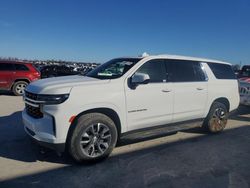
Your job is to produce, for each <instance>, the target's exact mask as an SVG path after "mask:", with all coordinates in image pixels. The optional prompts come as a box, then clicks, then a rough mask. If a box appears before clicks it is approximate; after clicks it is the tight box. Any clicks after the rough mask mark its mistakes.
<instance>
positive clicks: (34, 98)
mask: <svg viewBox="0 0 250 188" xmlns="http://www.w3.org/2000/svg"><path fill="white" fill-rule="evenodd" d="M25 97H27V98H29V99H32V100H37V94H34V93H30V92H28V91H25Z"/></svg>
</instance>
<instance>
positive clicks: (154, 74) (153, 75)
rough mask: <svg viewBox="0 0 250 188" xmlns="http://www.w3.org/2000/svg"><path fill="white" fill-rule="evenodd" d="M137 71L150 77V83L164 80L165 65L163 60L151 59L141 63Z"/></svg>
mask: <svg viewBox="0 0 250 188" xmlns="http://www.w3.org/2000/svg"><path fill="white" fill-rule="evenodd" d="M136 72H137V73H145V74H148V75H149V77H150V81H149V82H150V83H157V82H158V83H159V82H166V67H165V63H164V60H157V59H156V60H151V61H148V62H146V63H145V64H144V65H142V66H141V67H140V68H139V69H138V70H137V71H136Z"/></svg>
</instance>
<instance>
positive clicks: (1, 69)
mask: <svg viewBox="0 0 250 188" xmlns="http://www.w3.org/2000/svg"><path fill="white" fill-rule="evenodd" d="M14 72H15V68H14V66H13V64H12V63H0V88H1V89H10V87H11V85H12V83H13V76H14Z"/></svg>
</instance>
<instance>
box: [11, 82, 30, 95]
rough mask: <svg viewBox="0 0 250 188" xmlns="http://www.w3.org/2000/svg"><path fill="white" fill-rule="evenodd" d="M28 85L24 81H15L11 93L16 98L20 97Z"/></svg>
mask: <svg viewBox="0 0 250 188" xmlns="http://www.w3.org/2000/svg"><path fill="white" fill-rule="evenodd" d="M27 85H28V83H27V82H25V81H17V82H15V83H14V85H13V87H12V92H13V93H14V94H15V95H16V96H21V95H23V94H24V90H25V88H26V87H27Z"/></svg>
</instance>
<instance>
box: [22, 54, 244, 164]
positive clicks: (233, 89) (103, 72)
mask: <svg viewBox="0 0 250 188" xmlns="http://www.w3.org/2000/svg"><path fill="white" fill-rule="evenodd" d="M238 89H239V86H238V81H237V79H236V77H235V75H234V72H233V70H232V67H231V65H230V64H229V63H226V62H221V61H215V60H209V59H202V58H194V57H183V56H171V55H159V56H147V57H137V58H118V59H113V60H111V61H109V62H107V63H104V64H102V65H100V66H99V67H97V68H96V69H94V70H93V71H91V72H89V73H88V74H87V75H86V76H81V75H77V76H67V77H60V78H49V79H44V80H39V81H37V82H34V83H32V84H30V85H29V86H28V87H27V88H26V90H25V96H24V101H25V105H26V108H25V110H24V111H23V113H22V117H23V122H24V128H25V131H26V132H27V134H28V135H30V136H31V137H32V138H33V139H35V140H36V141H37V142H38V143H39V144H41V145H43V146H46V147H50V148H53V149H56V150H58V151H65V149H66V150H67V151H69V153H70V154H71V156H72V157H73V158H74V159H75V160H76V161H79V162H81V161H95V160H99V159H102V158H105V157H107V156H108V155H109V154H110V153H111V152H112V150H113V148H114V147H115V146H116V143H117V140H118V139H120V138H122V136H124V134H125V133H126V134H129V133H133V132H135V131H145V132H146V134H148V133H149V132H147V131H148V129H149V128H150V129H156V130H158V132H159V128H161V130H163V129H162V128H164V130H165V131H166V130H167V131H170V132H171V131H179V130H183V129H188V128H194V127H203V128H205V129H206V130H207V131H209V132H211V133H218V132H221V131H223V129H224V128H225V126H226V124H227V120H228V114H229V112H231V111H233V110H235V109H236V108H237V107H238V105H239V91H238Z"/></svg>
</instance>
